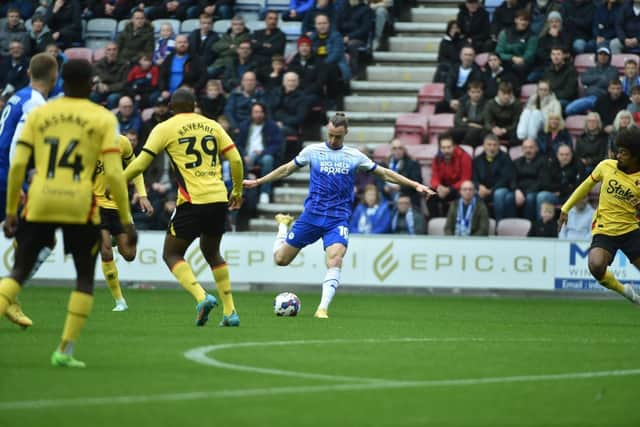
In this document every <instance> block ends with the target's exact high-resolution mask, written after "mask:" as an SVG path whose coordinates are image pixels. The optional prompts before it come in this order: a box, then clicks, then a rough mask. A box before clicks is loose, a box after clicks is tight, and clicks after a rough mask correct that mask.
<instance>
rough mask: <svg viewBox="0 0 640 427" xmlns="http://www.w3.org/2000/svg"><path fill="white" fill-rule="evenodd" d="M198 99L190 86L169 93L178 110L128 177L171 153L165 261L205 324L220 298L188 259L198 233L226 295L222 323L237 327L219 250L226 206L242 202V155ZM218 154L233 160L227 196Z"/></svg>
mask: <svg viewBox="0 0 640 427" xmlns="http://www.w3.org/2000/svg"><path fill="white" fill-rule="evenodd" d="M195 103H196V99H195V97H194V95H193V94H192V93H191V92H189V91H188V90H185V89H178V90H177V91H175V93H174V94H173V95H172V96H171V109H172V110H173V112H174V113H175V115H174V116H173V117H172V118H170V119H168V120H166V121H164V122H162V123H160V124H159V125H157V126H156V127H155V128H153V131H151V134H150V135H149V137H148V138H147V142H146V144H145V145H144V147H143V148H142V151H141V152H140V155H139V156H138V157H137V158H136V159H135V160H134V161H133V163H131V164H130V165H129V166H128V167H127V169H126V170H125V178H126V179H127V180H131V179H132V178H133V177H135V176H136V175H139V174H140V173H142V172H144V170H145V169H146V168H147V167H148V166H149V165H150V164H151V162H152V161H153V158H154V157H155V156H156V155H157V154H158V153H160V152H162V151H164V152H165V153H167V155H168V156H169V158H170V160H171V165H172V167H173V169H174V172H175V174H176V180H177V183H178V200H177V201H176V205H177V207H176V210H175V211H174V212H173V215H172V217H171V222H170V224H169V230H168V232H167V235H166V237H165V241H164V249H163V255H162V256H163V258H164V261H165V263H166V264H167V266H168V267H169V269H170V270H171V272H172V273H173V275H174V276H175V277H176V279H178V282H180V285H182V287H183V288H184V289H185V290H186V291H187V292H189V293H190V294H191V295H193V297H194V298H195V300H196V302H197V305H196V310H197V318H196V325H197V326H203V325H204V324H205V323H206V322H207V320H208V318H209V312H210V311H211V310H212V309H213V308H214V307H215V306H216V305H217V301H216V299H215V298H214V297H213V296H212V295H209V294H208V293H206V291H205V290H204V288H203V287H202V286H201V285H200V283H198V280H197V279H196V277H195V275H194V274H193V270H192V269H191V267H190V266H189V264H188V263H187V262H186V261H185V259H184V254H185V252H186V251H187V248H188V247H189V245H190V244H191V242H193V240H195V239H196V238H197V237H200V250H201V251H202V254H203V255H204V258H205V260H206V261H207V263H208V264H209V266H210V267H211V269H212V271H213V278H214V280H215V282H216V287H217V288H218V295H219V296H220V299H222V305H223V311H224V313H223V317H222V322H220V326H239V325H240V318H239V317H238V313H237V312H236V309H235V306H234V304H233V297H232V295H231V283H230V281H229V268H228V267H227V264H226V262H225V260H224V258H222V256H221V255H220V240H221V239H222V234H223V233H224V231H225V223H226V218H227V210H228V209H231V210H233V209H238V208H240V206H241V205H242V177H243V173H244V172H243V167H242V158H241V157H240V153H239V152H238V150H237V149H236V147H235V145H234V144H233V141H231V138H229V135H227V133H226V132H225V131H224V129H223V128H222V126H220V125H219V124H218V123H217V122H215V121H213V120H210V119H207V118H206V117H204V116H201V115H199V114H196V113H194V112H193V111H194V109H195ZM220 156H224V157H225V158H227V159H228V160H229V163H230V165H231V175H232V178H233V189H232V191H231V195H230V196H229V197H227V189H226V187H225V185H224V182H223V181H222V174H221V169H222V168H221V165H220Z"/></svg>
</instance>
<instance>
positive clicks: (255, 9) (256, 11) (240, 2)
mask: <svg viewBox="0 0 640 427" xmlns="http://www.w3.org/2000/svg"><path fill="white" fill-rule="evenodd" d="M264 7H265V2H264V0H236V1H235V5H234V7H233V10H234V11H235V12H236V13H237V14H238V15H240V16H242V17H243V18H244V19H245V20H248V19H254V20H257V19H259V18H260V11H261V10H262V9H263V8H264Z"/></svg>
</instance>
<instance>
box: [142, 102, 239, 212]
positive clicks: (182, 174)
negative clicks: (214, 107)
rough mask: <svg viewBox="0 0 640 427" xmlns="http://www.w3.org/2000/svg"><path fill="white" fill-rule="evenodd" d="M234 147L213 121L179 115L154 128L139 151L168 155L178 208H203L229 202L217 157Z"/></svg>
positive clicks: (201, 117)
mask: <svg viewBox="0 0 640 427" xmlns="http://www.w3.org/2000/svg"><path fill="white" fill-rule="evenodd" d="M234 147H235V145H234V144H233V141H232V140H231V138H230V137H229V135H227V132H225V130H224V129H223V128H222V126H220V125H219V124H218V123H217V122H216V121H214V120H210V119H208V118H206V117H204V116H201V115H199V114H196V113H181V114H176V115H175V116H173V117H171V118H170V119H168V120H166V121H164V122H162V123H160V124H158V125H156V127H154V128H153V130H152V131H151V134H150V135H149V138H148V139H147V142H146V144H145V145H144V148H143V149H142V150H143V151H145V152H147V153H149V154H151V155H152V156H155V155H157V154H158V153H160V152H161V151H163V150H164V151H165V152H166V153H167V154H168V155H169V158H170V160H171V165H172V167H173V169H174V171H175V174H176V180H177V181H178V200H177V202H176V203H177V204H178V205H180V204H182V203H184V202H189V203H192V204H194V205H202V204H205V203H214V202H227V201H228V199H227V188H226V187H225V185H224V182H223V181H222V167H221V165H220V155H222V154H224V153H225V152H227V151H228V150H231V149H233V148H234Z"/></svg>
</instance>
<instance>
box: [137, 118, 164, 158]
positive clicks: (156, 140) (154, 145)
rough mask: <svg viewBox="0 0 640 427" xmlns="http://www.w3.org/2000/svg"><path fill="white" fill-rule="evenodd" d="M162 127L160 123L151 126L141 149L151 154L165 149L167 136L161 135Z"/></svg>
mask: <svg viewBox="0 0 640 427" xmlns="http://www.w3.org/2000/svg"><path fill="white" fill-rule="evenodd" d="M162 129H163V127H162V124H159V125H157V126H156V127H154V128H153V130H152V131H151V133H150V134H149V137H148V138H147V142H146V144H144V147H142V151H144V152H146V153H148V154H151V155H152V156H156V155H157V154H158V153H160V152H161V151H162V150H164V149H165V146H166V145H167V138H164V137H163V131H162Z"/></svg>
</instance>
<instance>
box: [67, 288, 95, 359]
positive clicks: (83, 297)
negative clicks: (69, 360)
mask: <svg viewBox="0 0 640 427" xmlns="http://www.w3.org/2000/svg"><path fill="white" fill-rule="evenodd" d="M92 307H93V295H89V294H85V293H84V292H78V291H73V292H71V296H70V297H69V305H68V306H67V320H66V321H65V322H64V329H63V330H62V342H61V343H60V348H59V350H60V351H61V352H64V353H68V354H71V353H73V344H74V343H75V342H76V340H77V339H78V336H80V331H81V330H82V327H83V326H84V322H85V321H86V320H87V317H89V313H91V308H92Z"/></svg>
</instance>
